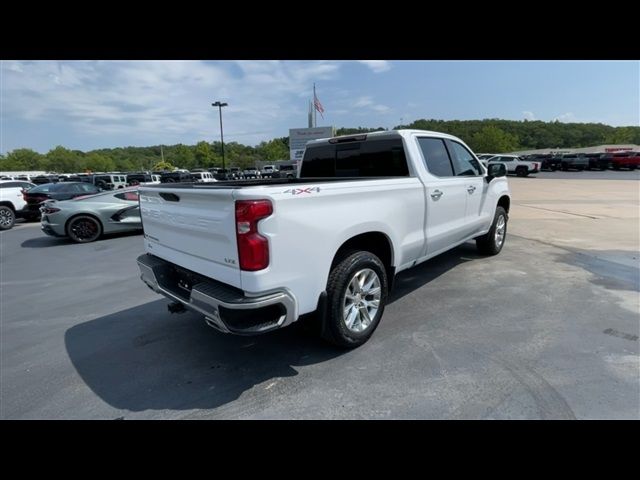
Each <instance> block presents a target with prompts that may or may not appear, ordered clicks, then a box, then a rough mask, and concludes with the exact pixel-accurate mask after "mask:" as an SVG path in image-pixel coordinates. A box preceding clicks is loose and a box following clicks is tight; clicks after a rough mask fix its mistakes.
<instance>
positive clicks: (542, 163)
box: [478, 152, 640, 176]
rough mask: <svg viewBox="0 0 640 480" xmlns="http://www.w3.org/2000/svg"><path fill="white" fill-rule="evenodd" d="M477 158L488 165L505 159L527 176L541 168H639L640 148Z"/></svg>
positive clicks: (485, 154) (513, 169) (510, 166)
mask: <svg viewBox="0 0 640 480" xmlns="http://www.w3.org/2000/svg"><path fill="white" fill-rule="evenodd" d="M478 159H479V160H480V161H481V162H482V163H483V164H485V166H486V165H488V164H489V163H504V164H505V166H506V167H507V171H508V172H509V173H515V174H516V175H518V176H527V175H529V174H530V173H537V172H538V171H542V170H546V171H556V170H563V171H568V170H577V171H582V170H607V169H613V170H621V169H626V170H635V169H637V168H640V152H615V153H566V154H563V155H552V154H534V155H503V154H499V155H496V154H491V153H483V154H479V155H478Z"/></svg>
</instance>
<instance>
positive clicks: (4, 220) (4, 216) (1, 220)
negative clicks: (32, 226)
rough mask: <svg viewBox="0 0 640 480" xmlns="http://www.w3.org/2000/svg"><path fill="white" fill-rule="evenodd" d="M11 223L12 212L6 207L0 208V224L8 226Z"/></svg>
mask: <svg viewBox="0 0 640 480" xmlns="http://www.w3.org/2000/svg"><path fill="white" fill-rule="evenodd" d="M12 223H13V213H12V212H11V210H9V209H8V208H6V209H5V208H3V209H2V210H0V226H3V227H5V228H8V227H9V226H11V224H12Z"/></svg>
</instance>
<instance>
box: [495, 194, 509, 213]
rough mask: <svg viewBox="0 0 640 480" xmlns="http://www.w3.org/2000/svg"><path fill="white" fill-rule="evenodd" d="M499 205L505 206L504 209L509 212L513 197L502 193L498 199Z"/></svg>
mask: <svg viewBox="0 0 640 480" xmlns="http://www.w3.org/2000/svg"><path fill="white" fill-rule="evenodd" d="M497 206H498V207H502V208H504V211H505V212H507V213H509V208H510V207H511V198H509V195H502V196H501V197H500V198H499V199H498V204H497Z"/></svg>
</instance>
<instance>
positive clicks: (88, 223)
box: [67, 215, 102, 243]
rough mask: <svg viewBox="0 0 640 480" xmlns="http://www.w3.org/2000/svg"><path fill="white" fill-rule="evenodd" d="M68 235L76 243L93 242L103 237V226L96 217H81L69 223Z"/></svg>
mask: <svg viewBox="0 0 640 480" xmlns="http://www.w3.org/2000/svg"><path fill="white" fill-rule="evenodd" d="M67 235H68V236H69V238H70V239H71V240H73V241H74V242H76V243H89V242H93V241H95V240H97V239H98V238H100V235H102V225H101V224H100V222H99V221H98V220H97V219H96V218H94V217H90V216H89V215H79V216H77V217H75V218H72V219H71V221H70V222H69V223H68V225H67Z"/></svg>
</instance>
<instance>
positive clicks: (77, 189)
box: [22, 182, 100, 220]
mask: <svg viewBox="0 0 640 480" xmlns="http://www.w3.org/2000/svg"><path fill="white" fill-rule="evenodd" d="M99 192H100V189H99V188H98V187H96V186H95V185H91V184H89V183H86V182H60V183H45V184H43V185H38V186H37V187H34V188H32V189H30V190H28V191H25V192H24V193H23V197H24V201H25V202H27V204H26V205H25V206H24V210H23V212H22V216H23V217H24V218H25V219H27V220H36V219H38V218H40V204H41V203H42V202H44V201H45V200H51V199H54V200H70V199H72V198H76V197H80V196H83V195H95V194H96V193H99Z"/></svg>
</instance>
